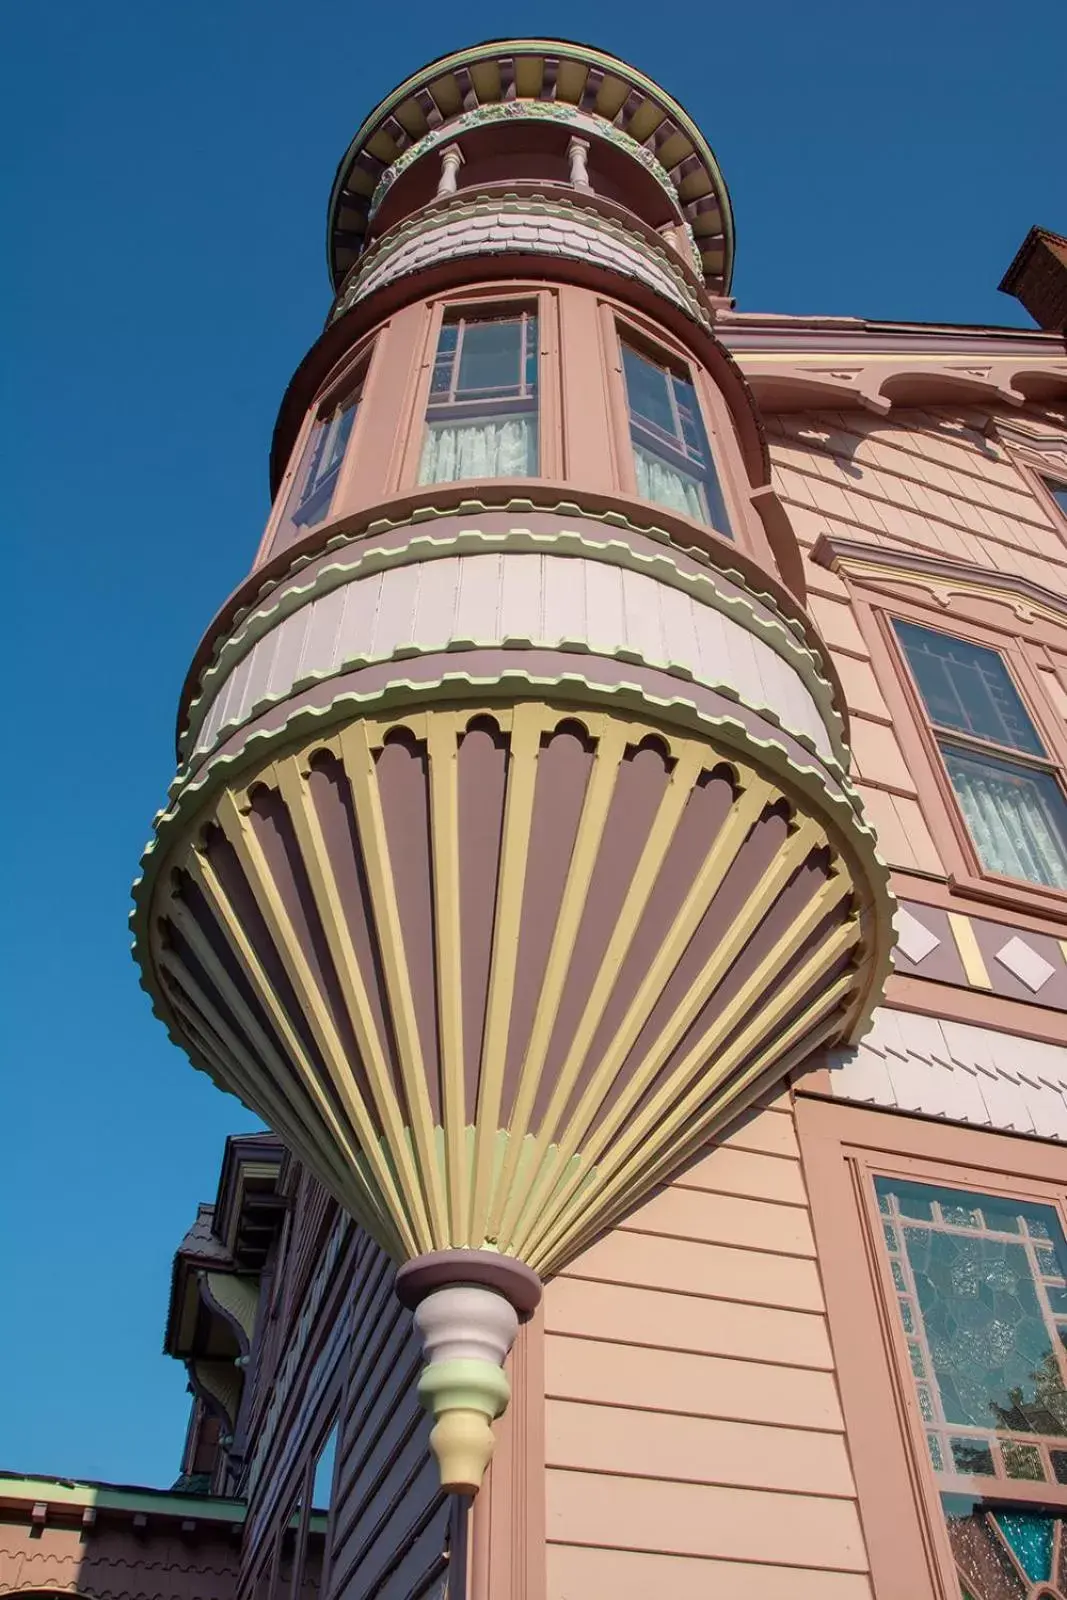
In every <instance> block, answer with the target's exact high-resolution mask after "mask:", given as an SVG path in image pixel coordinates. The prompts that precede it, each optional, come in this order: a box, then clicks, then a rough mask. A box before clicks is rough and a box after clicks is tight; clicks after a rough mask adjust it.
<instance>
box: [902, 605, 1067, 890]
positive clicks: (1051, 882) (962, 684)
mask: <svg viewBox="0 0 1067 1600" xmlns="http://www.w3.org/2000/svg"><path fill="white" fill-rule="evenodd" d="M895 627H896V633H897V638H898V639H899V641H900V644H901V647H902V649H903V651H904V654H905V656H906V658H907V661H908V665H909V666H910V668H911V671H912V674H913V676H914V678H915V682H916V684H917V686H918V689H919V694H920V696H921V697H922V701H923V705H924V706H925V708H926V713H927V716H928V717H929V719H930V722H931V724H932V725H933V729H934V734H935V737H936V741H937V746H938V749H939V751H940V753H941V758H942V760H943V761H944V764H945V769H946V771H947V773H948V776H949V781H950V782H951V784H952V788H953V791H954V793H955V796H956V800H957V801H958V803H959V807H960V811H961V812H962V814H963V818H964V821H965V822H966V824H967V828H968V830H969V832H970V835H971V838H972V839H973V841H974V846H975V849H976V850H977V852H978V856H979V859H980V861H981V863H982V865H983V867H984V868H985V869H986V871H987V872H997V873H1002V874H1003V875H1004V876H1005V877H1008V878H1022V879H1025V880H1026V881H1027V882H1029V883H1039V884H1044V885H1045V886H1046V887H1047V888H1052V889H1067V801H1065V799H1064V795H1063V790H1062V788H1061V787H1060V782H1059V778H1058V776H1057V774H1056V771H1055V768H1054V767H1053V765H1052V763H1051V762H1050V761H1049V759H1048V756H1047V754H1046V751H1045V748H1044V745H1043V744H1042V742H1041V739H1040V737H1039V735H1038V732H1037V729H1036V728H1035V727H1034V724H1033V722H1032V721H1031V719H1030V715H1029V713H1028V712H1027V709H1026V706H1025V705H1024V704H1023V701H1022V698H1021V696H1020V695H1019V692H1018V690H1017V689H1016V687H1015V685H1014V683H1013V682H1012V680H1011V678H1010V676H1009V674H1008V669H1007V667H1006V666H1005V664H1004V661H1003V659H1002V657H1001V656H1000V654H999V653H998V652H997V651H996V650H990V649H988V648H986V647H985V646H984V645H978V644H972V643H970V642H969V641H968V640H964V639H957V638H955V637H953V636H952V635H950V634H944V633H937V632H935V631H934V630H933V629H932V628H922V627H919V626H918V625H917V624H915V623H912V622H902V621H899V620H898V621H897V622H896V623H895ZM1011 752H1018V753H1019V755H1021V756H1024V757H1027V758H1028V759H1027V760H1017V759H1014V758H1013V756H1012V755H1011Z"/></svg>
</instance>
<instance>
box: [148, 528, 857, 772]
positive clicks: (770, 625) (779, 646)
mask: <svg viewBox="0 0 1067 1600" xmlns="http://www.w3.org/2000/svg"><path fill="white" fill-rule="evenodd" d="M364 537H366V536H364ZM355 542H356V541H354V540H353V541H351V543H355ZM675 548H676V547H675ZM509 550H510V551H520V552H526V553H534V554H543V555H563V556H575V557H584V558H586V559H589V560H594V561H600V562H603V563H605V564H606V565H612V566H619V567H623V568H626V569H627V570H629V571H631V572H638V573H642V574H644V575H646V576H649V577H653V578H655V579H656V580H657V581H658V582H661V583H663V584H664V585H665V586H666V587H668V588H673V589H677V590H679V591H681V592H682V593H686V594H689V595H690V597H691V598H693V599H695V600H697V601H698V602H699V603H700V604H702V605H706V606H707V607H708V608H709V609H710V610H713V611H718V612H720V613H721V614H722V615H724V616H726V617H728V618H729V619H730V620H731V621H732V622H735V623H736V624H737V625H738V626H740V627H742V628H744V629H745V630H746V631H747V632H749V633H753V634H755V635H756V636H757V637H758V638H760V639H761V640H762V641H763V642H764V643H765V644H766V645H768V646H769V647H770V648H771V649H772V650H773V651H774V652H775V654H776V655H777V656H779V657H780V659H781V660H783V661H784V662H785V663H786V665H787V666H789V667H791V668H792V669H793V671H795V672H796V674H797V676H798V677H799V678H800V680H801V682H802V683H803V685H804V687H805V688H806V689H807V691H808V693H809V694H810V695H811V697H812V699H813V700H814V702H815V705H816V708H817V710H818V711H819V714H820V716H821V717H822V721H823V725H824V726H825V728H826V732H827V735H828V737H829V739H830V746H831V749H832V751H833V754H834V757H835V759H836V760H837V761H838V762H839V763H840V764H841V766H843V767H845V766H847V764H848V752H847V746H846V744H845V729H844V723H843V721H842V719H841V716H840V713H839V712H838V711H837V709H836V707H835V705H834V699H833V689H832V688H831V686H830V684H829V683H828V681H827V680H826V679H825V678H824V677H823V676H822V674H821V673H820V672H819V670H818V658H817V656H816V655H815V653H814V651H812V650H810V649H808V648H807V646H806V644H804V643H800V642H798V640H797V636H796V633H795V632H794V631H793V630H792V629H791V628H790V627H789V626H788V624H787V621H786V619H784V618H783V617H782V615H781V613H780V612H779V611H778V610H777V609H776V608H774V607H773V602H772V601H771V599H770V596H765V595H758V596H754V597H753V598H754V599H755V600H756V601H757V602H758V603H759V604H760V605H763V606H767V607H768V608H769V609H771V611H772V614H771V616H770V617H767V616H764V615H762V614H761V611H760V610H758V609H757V606H756V604H753V601H752V600H749V599H748V598H747V596H746V595H745V594H739V595H727V594H724V593H723V592H722V590H721V589H720V588H718V587H717V585H716V583H715V580H714V577H713V576H711V573H710V572H709V573H708V574H704V573H689V572H683V571H682V569H681V568H680V567H678V566H676V565H675V563H674V561H673V560H672V559H671V557H670V555H668V554H667V553H666V552H664V553H663V554H662V555H654V556H653V555H648V554H646V553H645V552H643V551H636V550H634V549H633V548H632V547H631V546H630V545H629V544H628V543H627V542H626V541H625V540H622V539H605V540H604V541H603V542H600V541H597V540H595V539H592V538H590V537H589V535H588V534H586V533H584V532H582V531H579V530H576V529H571V528H561V529H560V531H559V532H558V533H551V534H541V533H534V532H532V531H531V530H529V529H527V528H511V529H509V530H508V531H507V532H506V533H486V532H484V531H483V530H482V529H480V528H461V529H459V530H457V532H456V533H454V534H452V535H450V536H448V537H447V538H444V539H442V538H440V537H434V536H433V535H432V534H413V536H412V538H411V540H410V541H409V542H408V543H407V544H405V545H399V546H396V547H394V548H392V549H383V548H381V547H375V548H371V549H362V548H359V547H358V546H357V548H356V550H355V552H354V557H355V558H354V559H353V560H350V561H346V562H338V563H336V564H333V563H330V564H328V565H326V566H322V567H319V568H318V570H317V571H316V572H315V573H313V574H312V576H311V579H310V582H308V583H306V584H304V585H300V584H298V583H291V584H289V585H288V586H287V587H286V588H284V589H281V592H280V593H279V592H278V591H275V597H274V598H273V599H272V600H271V601H269V602H266V603H264V604H262V605H261V606H260V607H259V608H258V609H257V610H255V611H251V612H244V613H243V614H242V619H241V622H240V624H239V625H238V627H237V629H236V631H235V632H234V633H233V634H231V635H230V637H229V638H228V639H227V641H226V642H225V644H224V645H223V646H222V647H221V649H220V650H219V651H218V653H217V655H216V656H215V658H214V660H213V661H212V663H211V665H210V666H209V667H207V668H206V669H205V671H204V673H203V676H202V677H201V680H200V683H201V688H200V693H199V694H198V695H197V697H196V699H195V700H193V701H192V702H191V704H190V706H189V715H188V721H187V724H186V728H185V730H184V731H183V733H182V737H181V741H180V745H179V751H180V754H181V756H182V757H183V762H184V765H183V767H182V768H181V769H180V770H179V773H178V777H177V779H176V780H175V781H176V782H177V783H181V782H184V781H185V777H186V776H187V774H188V770H189V768H188V763H189V761H190V759H191V757H192V755H193V754H194V753H195V750H196V742H197V739H198V737H199V735H200V731H201V729H202V727H203V724H204V721H205V718H206V717H207V715H208V712H209V711H210V709H211V705H212V704H213V702H214V699H215V694H216V693H219V692H221V690H222V688H223V686H224V684H225V682H226V681H227V679H228V678H229V676H230V674H231V673H232V672H233V671H234V670H235V669H236V667H237V666H238V665H239V664H240V662H241V661H242V660H243V659H244V658H245V656H246V655H247V654H248V653H249V652H250V651H251V650H252V648H253V647H254V646H255V645H256V644H257V643H258V642H259V640H260V639H262V638H264V637H265V636H266V635H267V634H269V633H270V632H271V631H272V629H273V628H275V627H276V626H277V625H278V623H279V622H281V621H282V620H283V619H284V618H285V617H288V616H291V615H293V614H294V613H295V612H296V611H298V610H300V609H301V608H302V607H303V606H305V605H306V604H308V603H309V602H310V601H311V600H313V599H319V598H321V597H322V596H323V595H326V594H329V593H331V592H332V591H333V590H334V589H336V588H339V587H341V586H343V585H346V584H348V583H350V582H352V581H353V579H358V578H362V577H371V576H373V575H374V574H376V573H378V572H382V571H386V570H389V569H391V568H397V567H404V566H408V565H411V564H412V563H417V562H421V561H426V560H434V559H438V558H445V557H451V556H455V555H463V554H477V553H486V552H488V551H509ZM685 553H686V554H688V552H685ZM712 570H714V569H712ZM727 576H728V578H729V581H730V582H732V583H736V584H737V586H738V587H739V588H742V589H745V590H746V591H747V590H748V586H747V585H746V584H745V583H744V581H743V579H741V578H740V576H739V575H737V574H735V573H730V574H728V575H727ZM748 593H751V591H748ZM480 644H489V645H491V646H492V647H493V648H499V647H500V641H498V640H492V641H479V640H474V639H472V640H469V641H467V640H464V641H459V640H456V641H453V642H452V643H451V644H450V645H449V647H448V648H450V649H452V650H459V649H467V648H478V646H479V645H480ZM439 648H440V647H437V646H435V647H434V653H436V652H437V651H438V649H439ZM571 648H575V649H588V645H586V644H584V643H583V642H575V644H574V645H573V646H572V647H571ZM405 653H406V654H407V655H409V656H410V655H412V654H422V653H423V652H422V650H421V648H420V647H419V646H409V647H407V648H406V652H405ZM589 653H590V654H594V655H604V656H609V657H616V658H618V659H622V660H626V659H631V660H634V659H637V657H636V655H635V653H633V652H627V651H625V650H622V651H607V650H597V651H589ZM372 659H373V660H374V661H376V662H380V661H384V660H388V659H390V658H389V657H385V656H375V657H373V658H371V657H359V656H353V657H350V658H349V660H348V661H347V662H345V663H341V664H340V665H339V666H337V667H336V668H331V669H330V670H329V671H326V672H321V673H308V674H306V675H304V676H303V677H301V678H298V679H295V680H294V682H293V683H292V684H291V685H290V686H289V687H288V688H286V689H285V690H284V691H282V692H280V693H279V694H277V695H273V696H272V695H264V696H263V697H262V698H261V700H260V701H258V702H257V704H256V706H255V707H254V708H253V710H252V711H251V712H250V713H249V716H248V717H246V718H245V722H248V721H250V720H251V718H252V717H253V716H255V715H256V714H258V713H259V712H260V711H262V710H263V709H265V708H266V707H268V706H270V705H274V704H278V703H279V702H281V701H284V700H286V699H288V698H289V696H290V695H292V694H294V693H296V692H298V690H299V689H300V688H301V687H307V686H309V685H310V684H312V683H315V682H318V681H323V680H326V679H329V678H331V677H336V676H338V675H339V674H340V673H341V672H342V671H344V670H345V669H346V667H349V666H358V665H360V664H367V663H369V661H370V660H372ZM650 664H651V663H650ZM655 665H656V666H657V670H662V671H665V672H667V673H668V675H670V676H679V677H681V676H683V675H686V676H691V674H683V671H682V670H681V669H679V668H677V667H675V668H673V669H672V667H671V665H670V664H667V665H666V666H664V667H660V666H659V664H658V663H657V664H655ZM215 685H217V688H215ZM719 687H720V689H721V690H722V691H723V692H725V693H727V694H729V693H730V689H729V686H728V685H721V686H719ZM213 688H214V693H212V692H211V691H212V689H213ZM753 709H754V710H761V711H764V712H765V713H766V714H767V715H769V717H770V718H771V720H773V721H774V722H775V723H776V724H778V725H779V726H782V727H784V724H781V723H779V721H778V718H777V716H776V714H775V709H774V707H773V706H768V707H756V706H754V707H753ZM239 726H240V724H238V723H224V724H223V725H222V726H221V727H220V729H219V735H218V736H221V735H222V733H223V730H224V729H225V728H233V729H235V728H237V727H239ZM786 731H788V732H789V733H791V734H794V736H795V737H796V738H798V739H799V740H800V741H801V742H802V743H805V744H807V743H808V742H809V736H808V735H805V734H801V733H794V730H793V729H791V728H790V729H787V730H786ZM812 748H813V750H814V746H812ZM815 753H818V752H815ZM209 757H210V752H206V753H205V759H206V758H209ZM820 759H821V758H820ZM172 787H173V786H172Z"/></svg>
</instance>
